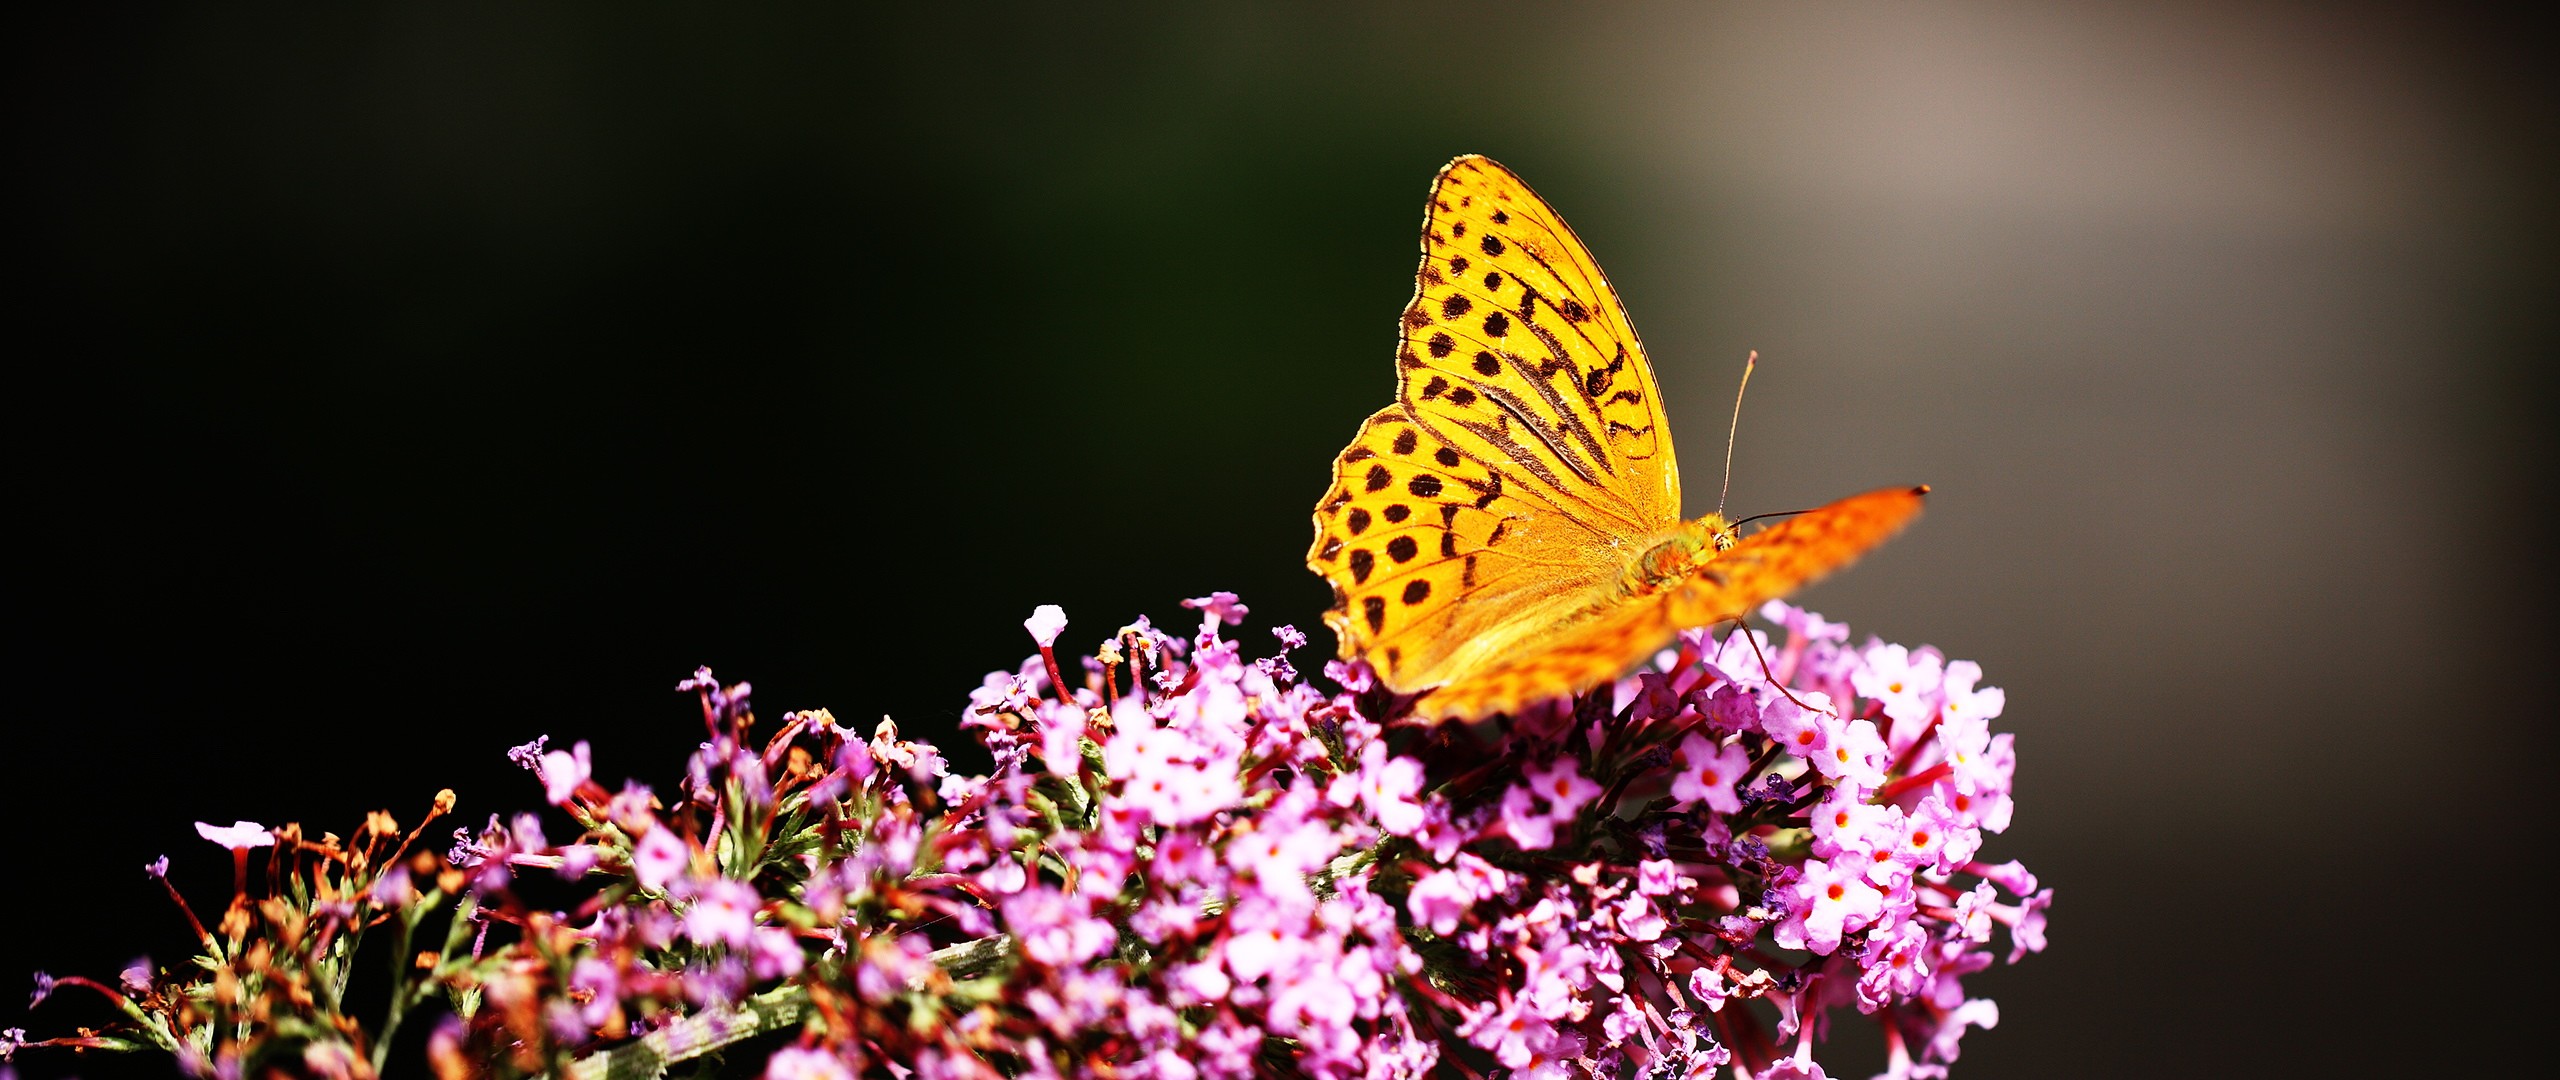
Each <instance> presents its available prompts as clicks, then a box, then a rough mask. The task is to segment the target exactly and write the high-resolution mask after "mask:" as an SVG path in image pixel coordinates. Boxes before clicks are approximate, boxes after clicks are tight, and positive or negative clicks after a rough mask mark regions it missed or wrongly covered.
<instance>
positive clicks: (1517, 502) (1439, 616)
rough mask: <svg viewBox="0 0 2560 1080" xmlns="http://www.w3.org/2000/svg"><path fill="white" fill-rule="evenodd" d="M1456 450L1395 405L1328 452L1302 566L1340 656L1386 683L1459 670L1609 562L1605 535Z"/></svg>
mask: <svg viewBox="0 0 2560 1080" xmlns="http://www.w3.org/2000/svg"><path fill="white" fill-rule="evenodd" d="M1507 476H1508V474H1506V473H1505V472H1504V471H1502V470H1500V469H1496V468H1494V467H1492V466H1489V465H1487V464H1485V463H1484V462H1482V461H1480V460H1477V459H1475V458H1473V457H1469V456H1466V455H1462V454H1460V453H1458V452H1457V451H1456V450H1455V448H1453V447H1452V446H1450V445H1449V444H1448V443H1445V442H1442V441H1441V440H1440V439H1439V438H1438V437H1437V436H1435V435H1434V434H1432V433H1431V431H1430V429H1428V428H1426V427H1424V426H1423V425H1421V424H1420V423H1417V422H1416V421H1415V420H1414V419H1413V417H1412V415H1411V414H1410V413H1408V412H1406V411H1405V409H1404V407H1403V406H1400V405H1394V406H1389V407H1387V408H1385V409H1383V410H1380V411H1379V412H1378V413H1377V414H1376V415H1374V416H1371V417H1370V418H1369V420H1368V422H1367V423H1365V424H1363V425H1361V428H1360V434H1359V435H1358V436H1357V437H1355V438H1354V439H1353V440H1352V442H1351V445H1350V446H1349V447H1347V448H1345V449H1344V450H1343V452H1342V454H1341V456H1340V457H1339V458H1337V459H1336V460H1335V463H1334V483H1333V488H1332V489H1331V491H1330V492H1329V493H1328V494H1327V495H1326V497H1325V500H1324V502H1323V503H1321V504H1319V505H1318V506H1317V507H1316V514H1315V524H1316V540H1315V544H1314V546H1313V547H1312V548H1311V549H1310V550H1309V552H1308V562H1307V565H1309V566H1310V567H1313V568H1314V569H1315V570H1316V572H1317V573H1318V574H1321V575H1323V577H1324V578H1325V580H1326V581H1327V582H1328V583H1329V584H1331V585H1332V586H1333V590H1334V606H1333V609H1332V610H1330V611H1328V612H1327V613H1326V615H1325V622H1326V624H1327V625H1328V626H1330V627H1331V628H1332V629H1333V631H1334V635H1335V637H1336V638H1337V639H1338V640H1340V641H1341V642H1342V643H1343V653H1344V655H1345V656H1358V657H1362V658H1365V659H1367V660H1368V661H1369V662H1370V664H1371V666H1373V667H1375V668H1376V669H1377V670H1378V672H1379V674H1380V675H1381V676H1382V677H1384V678H1385V679H1386V680H1387V683H1388V685H1389V686H1391V687H1395V688H1397V689H1405V690H1409V689H1416V688H1420V687H1424V686H1430V685H1433V684H1435V683H1439V682H1443V681H1445V680H1447V679H1449V678H1451V677H1452V676H1454V675H1456V674H1458V673H1459V672H1461V671H1463V670H1464V668H1465V667H1466V666H1467V664H1468V662H1469V661H1468V659H1467V658H1468V657H1469V656H1471V655H1476V654H1481V653H1485V652H1487V651H1488V650H1501V649H1505V648H1508V647H1510V646H1512V645H1516V644H1518V643H1519V642H1520V641H1521V640H1522V639H1525V638H1528V637H1530V636H1533V635H1534V634H1536V633H1537V632H1538V631H1539V630H1540V629H1541V628H1542V627H1544V626H1547V625H1549V624H1551V623H1552V622H1553V621H1554V620H1555V619H1556V618H1559V617H1561V613H1562V612H1565V611H1569V610H1571V609H1572V608H1574V607H1577V606H1580V605H1584V604H1588V603H1589V602H1590V600H1591V598H1592V596H1594V595H1595V594H1597V593H1598V592H1599V591H1600V590H1602V589H1603V588H1605V587H1606V586H1607V585H1608V584H1609V583H1610V582H1612V581H1614V580H1615V578H1616V576H1617V574H1618V573H1619V572H1620V570H1621V567H1620V565H1619V560H1617V559H1615V558H1613V557H1612V555H1613V551H1612V548H1611V545H1610V543H1609V538H1608V537H1607V536H1605V535H1603V534H1601V533H1599V532H1597V531H1595V530H1593V529H1592V528H1591V527H1590V526H1588V525H1586V524H1584V523H1583V522H1582V521H1581V520H1579V519H1577V518H1576V517H1575V516H1574V515H1572V514H1568V513H1564V512H1562V511H1560V510H1558V509H1557V508H1556V507H1554V506H1552V505H1550V504H1548V503H1546V502H1543V501H1541V500H1539V499H1537V498H1535V497H1534V496H1532V495H1530V494H1528V493H1525V492H1523V491H1522V490H1520V488H1519V487H1518V486H1517V485H1516V484H1515V483H1512V482H1510V481H1509V480H1508V479H1507Z"/></svg>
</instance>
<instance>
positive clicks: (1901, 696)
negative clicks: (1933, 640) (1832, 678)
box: [1849, 639, 1945, 741]
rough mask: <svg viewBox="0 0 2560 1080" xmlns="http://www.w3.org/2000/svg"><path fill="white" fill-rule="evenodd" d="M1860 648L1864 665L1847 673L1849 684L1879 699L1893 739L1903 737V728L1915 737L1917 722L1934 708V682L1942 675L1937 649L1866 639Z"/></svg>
mask: <svg viewBox="0 0 2560 1080" xmlns="http://www.w3.org/2000/svg"><path fill="white" fill-rule="evenodd" d="M1860 652H1861V653H1862V654H1863V655H1864V657H1865V659H1866V666H1864V667H1862V668H1859V669H1858V670H1857V671H1855V672H1852V673H1851V674H1850V676H1849V685H1851V686H1854V687H1856V688H1857V689H1858V694H1859V696H1861V697H1868V698H1873V699H1875V700H1877V701H1879V702H1882V703H1883V705H1884V714H1885V716H1887V717H1889V718H1891V719H1892V720H1893V722H1894V727H1893V730H1894V734H1895V736H1896V737H1897V739H1904V740H1905V741H1907V738H1905V736H1904V731H1905V729H1906V728H1909V729H1910V732H1911V736H1910V737H1917V734H1918V730H1919V725H1925V724H1927V723H1928V722H1929V720H1930V718H1931V717H1933V716H1935V715H1937V711H1938V709H1937V706H1938V683H1939V681H1940V680H1941V679H1942V678H1943V677H1944V675H1945V670H1944V668H1943V667H1942V666H1941V665H1942V664H1943V663H1944V661H1943V659H1942V658H1941V657H1940V656H1939V655H1938V651H1937V650H1936V649H1919V650H1917V651H1914V650H1911V649H1906V648H1903V647H1902V646H1900V645H1888V644H1885V643H1884V642H1881V641H1876V640H1873V639H1869V641H1868V642H1867V647H1866V648H1865V649H1862V650H1860Z"/></svg>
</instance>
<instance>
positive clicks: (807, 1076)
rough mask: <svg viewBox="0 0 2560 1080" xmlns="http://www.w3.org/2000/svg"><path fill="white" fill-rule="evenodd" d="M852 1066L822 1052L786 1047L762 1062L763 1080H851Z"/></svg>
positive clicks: (806, 1048)
mask: <svg viewBox="0 0 2560 1080" xmlns="http://www.w3.org/2000/svg"><path fill="white" fill-rule="evenodd" d="M853 1075H854V1074H853V1066H852V1065H851V1064H850V1063H847V1062H844V1061H839V1060H837V1059H836V1057H835V1055H833V1054H830V1053H827V1052H826V1051H824V1050H819V1049H815V1048H812V1047H805V1046H786V1047H783V1048H782V1049H780V1050H776V1051H774V1052H773V1056H772V1057H769V1058H766V1059H765V1062H764V1080H853Z"/></svg>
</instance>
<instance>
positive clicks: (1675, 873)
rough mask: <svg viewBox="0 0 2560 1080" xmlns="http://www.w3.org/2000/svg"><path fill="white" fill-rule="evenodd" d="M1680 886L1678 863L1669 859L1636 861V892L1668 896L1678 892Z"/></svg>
mask: <svg viewBox="0 0 2560 1080" xmlns="http://www.w3.org/2000/svg"><path fill="white" fill-rule="evenodd" d="M1690 884H1692V885H1694V884H1696V883H1695V882H1690ZM1680 888H1681V878H1680V864H1679V863H1676V862H1673V861H1671V860H1669V859H1645V860H1642V861H1640V862H1638V863H1636V891H1637V892H1640V893H1643V894H1644V895H1646V896H1669V895H1671V894H1673V893H1676V892H1679V891H1680Z"/></svg>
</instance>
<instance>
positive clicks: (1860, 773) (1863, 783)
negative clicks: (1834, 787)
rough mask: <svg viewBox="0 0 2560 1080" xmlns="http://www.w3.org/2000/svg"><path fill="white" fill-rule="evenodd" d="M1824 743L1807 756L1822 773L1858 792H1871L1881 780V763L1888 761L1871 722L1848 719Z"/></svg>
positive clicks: (1882, 743) (1882, 764) (1883, 764)
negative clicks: (1826, 743)
mask: <svg viewBox="0 0 2560 1080" xmlns="http://www.w3.org/2000/svg"><path fill="white" fill-rule="evenodd" d="M1828 742H1829V745H1826V746H1824V747H1822V748H1821V749H1819V750H1816V751H1815V752H1814V753H1813V754H1812V755H1811V756H1810V757H1809V758H1808V760H1810V761H1811V762H1812V763H1813V767H1814V768H1815V769H1817V770H1820V771H1821V773H1822V775H1824V776H1827V777H1830V778H1831V779H1833V780H1837V781H1839V782H1840V783H1841V784H1842V785H1844V786H1847V787H1851V788H1854V789H1856V790H1859V791H1873V790H1875V789H1876V788H1877V787H1878V786H1880V785H1882V784H1883V783H1884V770H1885V766H1886V765H1888V764H1891V762H1890V761H1889V760H1888V759H1887V756H1886V754H1885V748H1884V737H1883V736H1881V735H1878V734H1876V725H1875V722H1874V721H1871V720H1852V721H1850V722H1849V723H1847V724H1846V725H1844V726H1842V727H1841V728H1840V730H1839V733H1838V734H1836V735H1833V736H1832V737H1831V738H1830V739H1829V740H1828Z"/></svg>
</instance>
